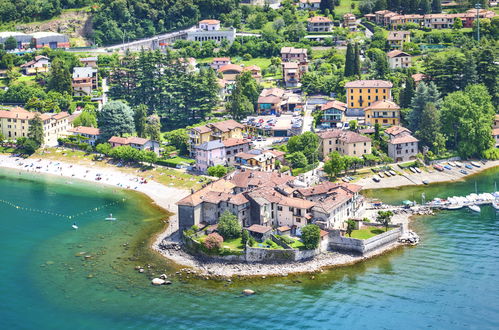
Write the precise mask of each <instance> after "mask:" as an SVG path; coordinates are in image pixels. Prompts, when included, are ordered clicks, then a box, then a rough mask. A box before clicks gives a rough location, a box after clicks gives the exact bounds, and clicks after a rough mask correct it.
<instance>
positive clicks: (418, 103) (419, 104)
mask: <svg viewBox="0 0 499 330" xmlns="http://www.w3.org/2000/svg"><path fill="white" fill-rule="evenodd" d="M439 100H440V93H439V92H438V89H437V87H436V86H435V84H433V83H432V82H431V83H430V84H429V85H427V84H426V83H425V82H424V81H422V82H420V83H419V84H418V87H416V92H415V93H414V97H413V98H412V100H411V104H410V108H411V112H410V113H409V129H410V130H411V131H413V132H416V131H417V130H419V128H420V124H421V118H422V113H423V110H424V108H425V106H426V104H427V103H433V104H434V105H438V102H439Z"/></svg>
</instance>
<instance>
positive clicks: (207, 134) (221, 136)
mask: <svg viewBox="0 0 499 330" xmlns="http://www.w3.org/2000/svg"><path fill="white" fill-rule="evenodd" d="M243 131H244V125H243V124H240V123H238V122H237V121H235V120H232V119H229V120H224V121H219V122H216V123H210V124H206V125H203V126H198V127H194V128H192V129H191V130H190V131H189V145H190V147H191V152H193V151H194V148H193V147H194V146H198V145H200V144H203V143H205V142H209V141H213V140H221V141H224V140H227V139H229V138H235V139H242V138H243Z"/></svg>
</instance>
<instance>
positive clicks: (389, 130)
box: [385, 126, 412, 135]
mask: <svg viewBox="0 0 499 330" xmlns="http://www.w3.org/2000/svg"><path fill="white" fill-rule="evenodd" d="M403 132H409V133H412V132H411V131H410V130H409V129H407V128H405V127H402V126H392V127H390V128H387V129H386V130H385V133H386V134H389V135H398V134H400V133H403Z"/></svg>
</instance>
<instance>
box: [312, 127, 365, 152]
mask: <svg viewBox="0 0 499 330" xmlns="http://www.w3.org/2000/svg"><path fill="white" fill-rule="evenodd" d="M318 136H319V152H320V154H321V157H322V159H326V158H327V157H328V155H329V154H330V153H332V152H334V151H337V152H338V153H339V154H340V155H344V156H353V157H362V156H363V155H366V154H370V153H371V152H372V149H371V148H372V142H371V139H370V138H368V137H367V136H365V135H362V134H359V133H356V132H353V131H349V130H341V129H332V130H327V131H323V132H320V133H319V134H318Z"/></svg>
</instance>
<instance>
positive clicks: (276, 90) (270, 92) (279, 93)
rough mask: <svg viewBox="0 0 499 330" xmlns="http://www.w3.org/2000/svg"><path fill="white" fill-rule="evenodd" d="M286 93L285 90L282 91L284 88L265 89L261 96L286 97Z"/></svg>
mask: <svg viewBox="0 0 499 330" xmlns="http://www.w3.org/2000/svg"><path fill="white" fill-rule="evenodd" d="M284 93H285V90H284V89H282V88H277V87H273V88H264V89H262V91H261V92H260V96H270V95H273V96H278V97H282V96H283V95H284Z"/></svg>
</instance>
